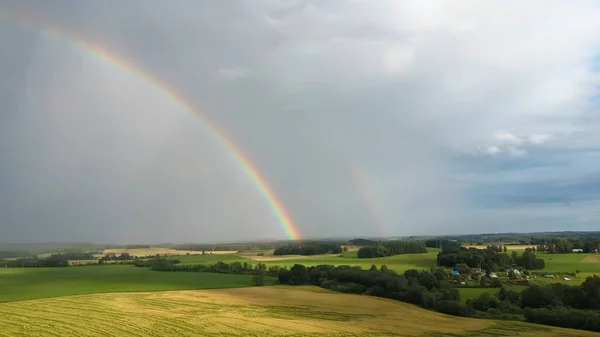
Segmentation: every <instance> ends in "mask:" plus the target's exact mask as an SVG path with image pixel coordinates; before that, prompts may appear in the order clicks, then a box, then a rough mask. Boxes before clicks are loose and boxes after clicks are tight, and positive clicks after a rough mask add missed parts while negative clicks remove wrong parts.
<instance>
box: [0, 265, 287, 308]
mask: <svg viewBox="0 0 600 337" xmlns="http://www.w3.org/2000/svg"><path fill="white" fill-rule="evenodd" d="M276 281H277V280H276V279H275V278H270V277H267V279H266V283H267V284H275V283H276ZM249 286H252V275H232V274H212V273H167V272H157V271H151V270H149V269H146V268H137V267H134V266H131V265H105V266H83V267H69V268H8V269H4V268H2V269H0V302H8V301H19V300H28V299H37V298H47V297H58V296H68V295H79V294H94V293H106V292H135V291H164V290H188V289H216V288H238V287H249Z"/></svg>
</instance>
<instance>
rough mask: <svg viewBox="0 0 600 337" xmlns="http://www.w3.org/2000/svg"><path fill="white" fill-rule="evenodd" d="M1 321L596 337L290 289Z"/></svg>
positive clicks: (167, 331)
mask: <svg viewBox="0 0 600 337" xmlns="http://www.w3.org/2000/svg"><path fill="white" fill-rule="evenodd" d="M0 317H2V319H0V331H1V333H2V334H3V335H7V336H87V337H92V336H114V337H119V336H424V335H427V336H472V337H474V336H598V334H594V333H590V332H585V331H575V330H568V329H560V328H552V327H546V326H539V325H533V324H527V323H520V322H497V321H491V320H476V319H468V318H460V317H452V316H446V315H442V314H438V313H435V312H432V311H427V310H424V309H421V308H418V307H416V306H412V305H409V304H405V303H401V302H396V301H390V300H385V299H379V298H375V297H367V296H359V295H347V294H338V293H330V292H328V291H325V290H322V289H319V288H313V287H290V286H277V287H260V288H244V289H227V290H203V291H170V292H150V293H148V292H145V293H116V294H115V293H109V294H93V295H81V296H70V297H60V298H51V299H39V300H32V301H20V302H13V303H1V304H0Z"/></svg>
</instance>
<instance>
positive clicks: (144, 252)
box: [102, 247, 236, 256]
mask: <svg viewBox="0 0 600 337" xmlns="http://www.w3.org/2000/svg"><path fill="white" fill-rule="evenodd" d="M122 253H129V254H130V255H131V256H149V255H156V254H160V255H161V256H163V255H169V256H173V255H188V254H189V255H201V254H202V252H201V251H197V250H176V249H170V248H158V247H157V248H133V249H125V248H114V249H105V250H104V251H103V252H102V254H103V255H106V254H116V255H121V254H122ZM210 253H211V254H212V255H221V254H234V253H236V251H229V250H227V251H211V252H210Z"/></svg>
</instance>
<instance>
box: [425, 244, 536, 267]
mask: <svg viewBox="0 0 600 337" xmlns="http://www.w3.org/2000/svg"><path fill="white" fill-rule="evenodd" d="M500 250H501V249H499V248H493V249H490V248H488V249H475V248H465V247H459V248H458V249H456V248H452V249H444V250H442V251H441V252H440V253H439V254H438V256H437V264H438V265H439V266H444V267H448V268H453V267H455V266H456V265H460V264H466V265H467V266H468V267H470V268H481V269H483V270H485V271H488V272H493V271H499V270H502V269H504V268H510V267H523V268H525V269H529V270H538V269H544V267H545V266H546V263H545V262H544V260H543V259H539V258H537V257H536V255H535V254H534V253H533V252H531V251H526V252H524V253H523V254H522V255H519V254H518V253H517V252H516V251H513V252H512V253H511V254H508V253H504V252H500Z"/></svg>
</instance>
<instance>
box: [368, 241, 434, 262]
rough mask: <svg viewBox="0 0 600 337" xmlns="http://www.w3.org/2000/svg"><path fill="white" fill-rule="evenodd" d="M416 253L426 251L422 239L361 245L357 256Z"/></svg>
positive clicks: (370, 256)
mask: <svg viewBox="0 0 600 337" xmlns="http://www.w3.org/2000/svg"><path fill="white" fill-rule="evenodd" d="M416 253H427V248H426V247H425V244H424V243H423V242H422V241H400V240H398V241H388V242H383V243H380V244H378V245H377V246H370V247H362V248H360V249H359V250H358V253H357V254H358V257H359V258H374V257H384V256H392V255H399V254H416Z"/></svg>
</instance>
